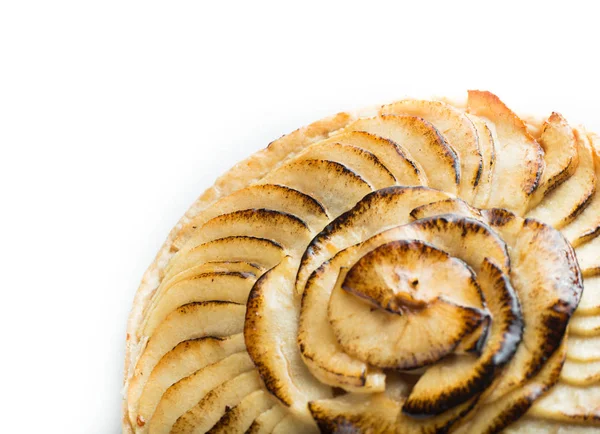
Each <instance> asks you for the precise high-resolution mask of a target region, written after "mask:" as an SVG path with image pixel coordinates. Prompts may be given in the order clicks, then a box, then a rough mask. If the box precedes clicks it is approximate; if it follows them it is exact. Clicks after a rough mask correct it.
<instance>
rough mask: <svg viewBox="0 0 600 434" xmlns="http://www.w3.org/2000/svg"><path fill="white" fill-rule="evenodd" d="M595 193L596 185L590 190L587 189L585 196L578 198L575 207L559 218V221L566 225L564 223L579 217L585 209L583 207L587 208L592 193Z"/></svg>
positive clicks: (592, 195) (592, 196)
mask: <svg viewBox="0 0 600 434" xmlns="http://www.w3.org/2000/svg"><path fill="white" fill-rule="evenodd" d="M595 193H596V186H594V187H593V188H592V190H590V191H588V193H587V196H586V197H584V198H583V199H582V200H580V201H579V203H578V204H577V205H575V208H573V210H572V211H571V212H570V213H569V215H567V216H566V217H563V218H562V219H561V223H562V224H564V225H566V224H569V223H571V222H572V221H573V220H575V219H576V218H577V217H579V215H580V214H581V213H582V212H583V211H585V209H586V208H587V206H588V205H589V204H590V202H591V201H592V199H593V198H594V194H595Z"/></svg>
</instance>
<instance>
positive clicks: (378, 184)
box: [296, 143, 396, 189]
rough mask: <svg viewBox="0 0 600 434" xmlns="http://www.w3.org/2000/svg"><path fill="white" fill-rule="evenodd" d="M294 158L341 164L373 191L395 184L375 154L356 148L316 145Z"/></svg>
mask: <svg viewBox="0 0 600 434" xmlns="http://www.w3.org/2000/svg"><path fill="white" fill-rule="evenodd" d="M296 158H298V159H302V158H308V159H321V160H329V161H335V162H336V163H340V164H343V165H344V166H346V167H347V168H348V169H350V170H352V171H353V172H354V173H356V174H357V175H359V176H360V177H361V178H362V179H364V180H365V181H366V182H368V183H369V185H372V186H373V187H374V188H375V189H380V188H384V187H389V186H391V185H394V184H396V177H395V176H394V175H393V174H392V173H391V172H390V171H389V170H388V168H387V167H385V166H384V165H383V163H382V162H381V161H380V160H379V158H377V156H376V155H375V154H373V153H372V152H370V151H367V150H365V149H361V148H359V147H357V146H353V145H344V144H341V143H317V144H315V145H312V146H311V147H309V148H308V149H306V151H304V152H303V153H302V154H300V155H298V157H296Z"/></svg>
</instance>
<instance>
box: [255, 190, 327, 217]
mask: <svg viewBox="0 0 600 434" xmlns="http://www.w3.org/2000/svg"><path fill="white" fill-rule="evenodd" d="M263 185H264V186H265V187H268V188H273V189H276V190H281V191H282V192H284V193H285V198H286V199H288V198H293V199H294V200H296V199H300V200H301V201H302V202H303V203H305V204H307V205H308V206H307V208H311V209H313V210H317V212H318V213H319V214H323V216H325V217H329V215H328V214H327V210H326V209H325V207H324V206H323V204H322V203H321V202H319V201H318V200H317V199H315V198H314V197H312V196H309V195H308V194H305V193H302V192H301V191H298V190H296V189H294V188H291V187H287V186H285V185H279V184H263Z"/></svg>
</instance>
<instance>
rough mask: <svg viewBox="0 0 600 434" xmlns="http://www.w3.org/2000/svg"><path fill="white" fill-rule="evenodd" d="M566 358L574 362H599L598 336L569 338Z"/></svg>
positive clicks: (599, 346)
mask: <svg viewBox="0 0 600 434" xmlns="http://www.w3.org/2000/svg"><path fill="white" fill-rule="evenodd" d="M567 358H568V359H569V360H574V361H576V362H595V361H599V360H600V336H570V337H569V345H568V350H567Z"/></svg>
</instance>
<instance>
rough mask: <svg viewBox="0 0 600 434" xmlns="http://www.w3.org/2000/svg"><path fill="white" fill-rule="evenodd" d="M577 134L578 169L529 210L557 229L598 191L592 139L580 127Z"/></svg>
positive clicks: (580, 211) (585, 205)
mask: <svg viewBox="0 0 600 434" xmlns="http://www.w3.org/2000/svg"><path fill="white" fill-rule="evenodd" d="M576 136H577V153H578V155H579V165H578V166H577V170H576V171H575V173H574V174H573V175H572V176H571V177H570V178H568V179H567V180H565V181H564V182H563V183H562V184H560V185H559V186H557V187H556V188H554V189H553V190H552V191H551V192H550V193H548V194H547V195H546V196H545V197H544V200H543V201H541V203H540V204H539V205H538V206H536V207H535V208H533V209H532V210H531V211H529V212H528V213H527V217H530V218H534V219H537V220H540V221H542V222H544V223H547V224H549V225H551V226H553V227H554V228H556V229H561V228H563V227H564V226H566V225H567V224H568V223H571V222H572V221H573V220H574V219H575V218H576V217H577V216H578V215H580V214H581V213H582V212H583V210H585V208H586V207H587V206H588V205H589V204H590V202H591V200H592V198H593V196H594V193H595V192H596V172H595V170H594V157H593V152H592V148H591V145H590V143H589V139H588V137H587V135H586V134H585V133H582V132H580V131H576Z"/></svg>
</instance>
